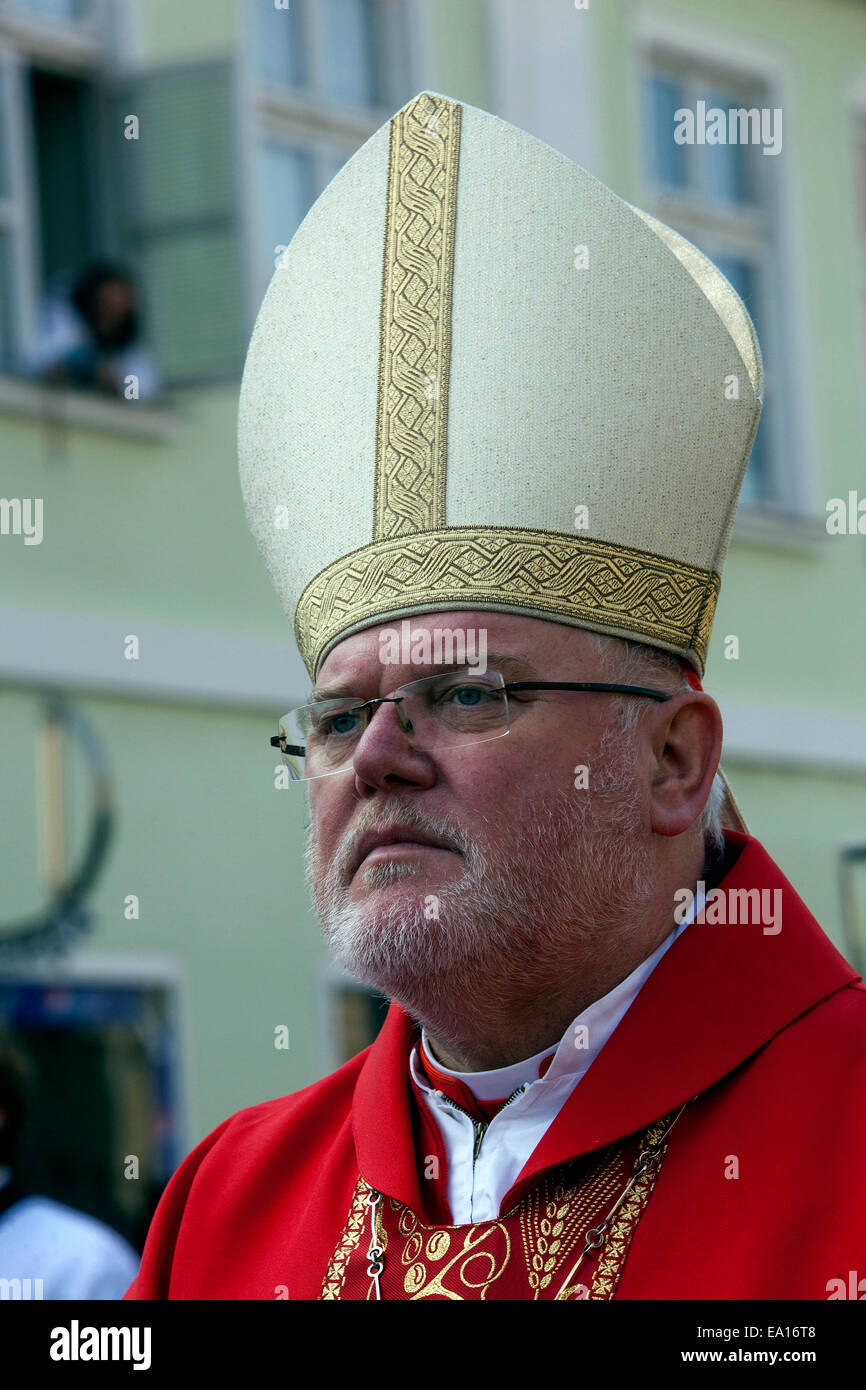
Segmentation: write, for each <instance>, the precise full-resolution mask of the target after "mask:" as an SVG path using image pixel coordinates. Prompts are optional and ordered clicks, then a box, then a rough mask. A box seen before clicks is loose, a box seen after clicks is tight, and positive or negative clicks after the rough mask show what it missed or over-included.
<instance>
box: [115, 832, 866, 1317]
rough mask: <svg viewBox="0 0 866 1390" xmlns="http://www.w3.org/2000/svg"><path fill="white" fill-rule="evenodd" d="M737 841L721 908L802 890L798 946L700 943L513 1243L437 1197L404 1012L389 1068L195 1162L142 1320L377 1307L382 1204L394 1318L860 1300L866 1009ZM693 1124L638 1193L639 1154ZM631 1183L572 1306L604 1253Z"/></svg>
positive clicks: (599, 1080)
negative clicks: (238, 1310)
mask: <svg viewBox="0 0 866 1390" xmlns="http://www.w3.org/2000/svg"><path fill="white" fill-rule="evenodd" d="M726 836H727V839H728V842H729V844H733V845H734V846H735V847H739V849H740V853H739V857H738V859H737V860H736V862H735V863H734V865H733V867H732V868H731V869H730V870H729V872H728V873H727V874H726V876H725V877H724V879H723V880H722V882H721V885H720V886H721V888H722V890H724V891H725V892H726V893H729V892H730V890H734V889H749V888H758V889H768V890H770V892H771V893H772V892H773V891H774V890H775V889H780V890H781V892H782V917H781V924H782V925H781V931H779V932H778V933H777V934H772V933H767V932H765V931H764V928H763V926H762V924H761V923H760V922H757V923H755V924H752V923H751V922H749V923H745V924H744V923H738V924H736V925H732V924H728V925H724V926H723V925H718V924H717V925H711V924H709V923H703V924H702V923H701V922H700V921H695V922H692V923H691V924H690V925H689V926H688V927H687V928H686V929H685V931H684V932H683V933H682V934H681V935H680V937H679V938H678V939H677V940H676V941H675V942H674V944H673V946H672V947H671V948H670V949H669V950H668V951H667V952H666V954H665V955H664V956H663V957H662V959H661V961H660V962H659V964H658V966H657V967H656V968H655V970H654V971H653V973H652V974H651V975H650V977H649V979H648V980H647V981H646V983H645V984H644V986H643V988H642V989H641V990H640V992H639V994H638V995H637V998H636V999H635V1001H634V1003H633V1004H632V1006H631V1007H630V1008H629V1010H628V1011H627V1013H626V1014H625V1016H624V1018H623V1019H622V1021H621V1022H620V1024H619V1026H618V1027H617V1028H616V1029H615V1030H614V1032H613V1034H612V1036H611V1037H610V1039H609V1040H608V1042H607V1044H606V1045H605V1046H604V1047H603V1048H602V1050H601V1052H600V1053H599V1055H598V1057H597V1058H596V1059H595V1061H594V1062H593V1064H592V1066H591V1067H590V1068H589V1070H588V1072H587V1073H586V1075H585V1076H584V1077H583V1079H582V1080H581V1081H580V1082H579V1083H578V1085H577V1086H576V1087H575V1089H574V1091H573V1092H572V1094H571V1095H570V1096H569V1098H568V1099H567V1100H566V1102H565V1104H564V1105H563V1107H562V1109H561V1110H560V1112H559V1114H558V1115H557V1116H556V1118H555V1120H554V1121H553V1122H552V1124H551V1125H550V1127H549V1129H548V1130H547V1132H546V1133H545V1135H544V1136H543V1138H542V1140H541V1142H540V1143H539V1144H538V1146H537V1148H536V1149H535V1151H534V1152H533V1154H532V1155H531V1157H530V1158H529V1160H528V1161H527V1163H526V1164H525V1166H524V1168H523V1170H522V1172H521V1173H520V1175H519V1177H518V1179H517V1181H516V1182H515V1184H514V1185H513V1187H512V1188H511V1190H510V1192H509V1193H508V1194H506V1197H505V1198H504V1200H503V1202H502V1205H501V1208H500V1216H499V1219H498V1220H497V1221H495V1222H480V1223H477V1224H475V1225H464V1226H452V1225H450V1224H449V1214H448V1211H447V1204H446V1203H445V1198H444V1196H443V1194H444V1191H445V1185H444V1174H443V1173H442V1172H441V1165H440V1172H439V1176H438V1180H435V1179H432V1178H431V1179H430V1180H429V1181H428V1173H427V1169H430V1168H433V1169H435V1167H436V1165H435V1164H434V1165H431V1164H429V1162H427V1161H426V1159H425V1156H428V1157H429V1156H430V1155H437V1156H439V1157H440V1159H441V1158H443V1157H444V1155H443V1152H442V1148H441V1143H440V1142H439V1141H438V1140H437V1134H436V1126H435V1124H434V1123H433V1121H432V1120H431V1118H430V1116H429V1115H427V1114H426V1111H425V1107H424V1106H423V1105H419V1103H418V1099H417V1097H416V1096H415V1094H414V1092H413V1088H412V1085H411V1084H410V1079H409V1074H408V1053H409V1048H410V1044H411V1040H412V1037H413V1024H412V1020H411V1019H410V1018H409V1016H408V1015H407V1014H406V1013H405V1012H404V1011H403V1009H401V1008H400V1006H399V1005H397V1004H396V1003H392V1005H391V1008H390V1010H389V1012H388V1016H387V1019H386V1021H385V1023H384V1025H383V1027H382V1030H381V1032H380V1034H379V1036H378V1038H377V1039H376V1041H375V1042H374V1043H373V1045H372V1046H371V1047H369V1048H367V1049H365V1051H363V1052H361V1053H359V1055H358V1056H357V1057H353V1058H352V1059H351V1060H350V1061H349V1062H347V1063H346V1064H345V1065H344V1066H342V1067H341V1068H340V1069H339V1070H338V1071H336V1072H334V1073H333V1074H332V1075H330V1076H327V1077H325V1078H324V1079H323V1080H321V1081H317V1082H315V1083H314V1084H313V1085H311V1086H307V1087H305V1089H304V1090H302V1091H298V1092H296V1093H295V1094H294V1095H290V1096H285V1097H282V1098H281V1099H278V1100H272V1101H266V1102H265V1103H263V1104H260V1105H254V1106H251V1107H250V1108H248V1109H245V1110H242V1111H240V1112H238V1113H237V1114H236V1115H233V1116H231V1117H230V1118H229V1119H227V1120H224V1121H223V1123H222V1124H221V1125H219V1126H218V1127H217V1128H216V1129H215V1130H213V1131H212V1133H211V1134H209V1135H208V1136H207V1138H205V1139H203V1140H202V1142H201V1143H200V1144H199V1145H198V1146H197V1147H196V1148H195V1149H193V1151H192V1152H191V1153H190V1154H189V1155H188V1157H187V1158H186V1159H185V1160H184V1162H183V1163H182V1164H181V1165H180V1167H179V1168H178V1170H177V1172H176V1173H175V1174H174V1176H173V1177H172V1179H171V1181H170V1182H169V1184H168V1186H167V1188H166V1190H165V1192H164V1194H163V1196H162V1199H161V1201H160V1203H159V1206H158V1208H157V1211H156V1213H155V1215H154V1218H153V1222H152V1224H151V1228H150V1232H149V1235H148V1238H147V1243H146V1246H145V1250H144V1254H143V1257H142V1262H141V1270H140V1273H139V1275H138V1277H137V1279H136V1280H135V1281H134V1282H133V1284H132V1285H131V1287H130V1289H129V1290H128V1292H127V1294H126V1298H129V1299H155V1298H173V1299H177V1298H179V1299H197V1298H201V1299H275V1298H281V1297H288V1298H291V1299H317V1298H320V1297H325V1298H356V1299H357V1298H368V1297H375V1292H374V1285H373V1281H372V1279H371V1277H370V1274H369V1273H368V1264H369V1261H368V1258H367V1251H368V1247H369V1245H370V1243H371V1231H372V1227H371V1221H372V1220H373V1219H374V1214H373V1212H371V1208H370V1207H369V1206H368V1205H367V1204H366V1200H365V1198H366V1196H367V1192H368V1190H369V1188H372V1189H373V1191H374V1193H376V1192H377V1193H379V1194H381V1200H380V1202H379V1204H378V1207H377V1208H376V1209H375V1219H376V1220H377V1221H378V1222H379V1225H378V1226H377V1233H378V1234H377V1243H378V1244H379V1245H380V1247H381V1246H383V1245H384V1257H383V1269H382V1273H381V1275H380V1287H381V1295H382V1297H383V1298H385V1299H389V1298H390V1299H399V1298H403V1299H407V1298H451V1299H458V1298H485V1299H490V1300H496V1299H500V1298H509V1299H515V1298H526V1299H532V1298H547V1299H549V1298H553V1297H555V1296H556V1294H557V1293H558V1292H561V1291H563V1289H564V1290H565V1292H566V1296H569V1297H576V1298H581V1297H587V1296H588V1297H589V1298H591V1299H596V1298H611V1297H615V1298H623V1299H690V1298H697V1299H727V1298H732V1299H739V1298H745V1299H770V1298H780V1299H827V1298H829V1297H831V1296H834V1291H835V1290H838V1289H839V1288H840V1287H841V1286H842V1284H844V1286H845V1287H846V1288H849V1289H851V1290H856V1289H857V1288H858V1287H860V1286H859V1282H858V1281H860V1280H864V1281H866V1163H864V1160H866V986H864V984H863V983H862V982H861V981H860V976H859V975H858V974H857V972H856V971H855V970H854V969H853V968H852V967H851V966H850V965H849V964H848V963H847V962H846V961H845V960H844V958H843V957H842V956H841V955H840V954H839V952H838V951H837V950H836V949H835V947H834V946H833V945H832V943H831V942H830V940H829V938H828V937H827V936H826V935H825V933H824V932H823V931H822V930H821V928H820V927H819V925H818V923H817V922H816V921H815V919H814V918H813V917H812V915H811V914H810V913H809V911H808V909H807V908H806V907H805V905H804V903H803V902H802V901H801V899H800V898H799V897H798V896H797V894H796V892H795V891H794V889H793V888H792V887H791V885H790V884H789V883H788V882H787V880H786V879H785V878H784V876H783V875H782V873H781V872H780V870H779V869H778V867H777V866H776V865H775V864H774V863H773V861H772V860H771V859H770V857H769V855H768V854H767V853H766V851H765V850H764V849H763V848H762V846H761V845H760V844H759V843H758V841H757V840H755V839H754V838H753V837H751V836H747V835H743V834H739V833H737V832H734V831H728V832H726ZM741 910H742V909H741ZM684 1102H689V1103H687V1104H686V1105H685V1109H684V1110H682V1113H681V1114H680V1115H679V1118H678V1119H677V1122H676V1124H675V1126H674V1128H673V1130H672V1131H671V1133H670V1135H669V1136H668V1138H667V1141H666V1143H665V1144H664V1145H663V1147H662V1152H661V1156H660V1157H659V1158H658V1159H657V1160H656V1162H655V1163H654V1164H652V1165H651V1166H650V1168H649V1169H648V1170H647V1171H646V1172H645V1173H643V1174H641V1175H639V1176H637V1177H635V1167H634V1164H635V1158H636V1155H637V1153H638V1152H639V1151H641V1150H645V1149H646V1147H647V1145H648V1144H650V1143H652V1142H653V1141H654V1140H657V1139H658V1138H659V1135H660V1133H661V1128H662V1122H663V1121H664V1119H665V1118H667V1119H668V1120H670V1119H671V1118H673V1116H674V1115H676V1114H677V1112H678V1111H679V1109H680V1107H681V1106H682V1105H683V1103H684ZM632 1177H635V1183H634V1185H633V1187H632V1189H631V1191H630V1194H629V1196H628V1198H627V1200H626V1201H625V1202H623V1203H622V1205H621V1206H620V1208H619V1211H618V1213H617V1214H616V1216H615V1217H614V1218H613V1219H612V1221H611V1223H610V1224H609V1227H608V1229H607V1233H606V1239H605V1240H604V1242H603V1244H602V1245H601V1246H600V1247H599V1248H597V1249H595V1250H593V1253H592V1254H591V1255H590V1256H589V1257H588V1258H587V1259H586V1260H585V1261H584V1264H583V1266H582V1267H581V1270H580V1273H579V1274H578V1275H577V1277H576V1278H575V1279H573V1280H572V1281H571V1283H569V1278H568V1276H569V1272H570V1270H571V1269H572V1267H573V1265H574V1264H575V1262H576V1260H577V1259H578V1257H579V1255H580V1253H581V1251H582V1250H583V1249H584V1246H585V1241H586V1233H587V1231H588V1230H591V1229H592V1228H594V1227H597V1226H598V1225H599V1223H600V1222H601V1221H602V1220H603V1219H604V1218H605V1217H606V1216H607V1214H608V1212H609V1210H610V1208H611V1207H612V1205H613V1204H614V1202H615V1201H616V1199H617V1198H618V1196H619V1195H620V1194H621V1193H622V1191H623V1188H624V1186H625V1185H626V1184H627V1183H628V1181H629V1180H630V1178H632ZM852 1271H854V1272H855V1275H856V1277H855V1278H852V1277H851V1276H852ZM834 1281H842V1284H840V1283H839V1282H834ZM835 1296H840V1295H839V1294H838V1293H837V1294H836V1295H835ZM841 1296H849V1297H850V1296H852V1294H851V1293H849V1294H847V1295H841ZM860 1296H862V1297H866V1282H864V1283H863V1285H862V1287H860Z"/></svg>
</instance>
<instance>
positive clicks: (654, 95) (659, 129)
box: [644, 75, 688, 188]
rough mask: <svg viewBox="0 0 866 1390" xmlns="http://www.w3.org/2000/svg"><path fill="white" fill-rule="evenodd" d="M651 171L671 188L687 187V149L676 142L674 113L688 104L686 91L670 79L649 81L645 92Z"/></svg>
mask: <svg viewBox="0 0 866 1390" xmlns="http://www.w3.org/2000/svg"><path fill="white" fill-rule="evenodd" d="M644 97H645V111H646V121H647V124H648V127H649V130H648V137H649V138H648V140H647V148H648V150H649V157H650V172H651V174H652V177H653V178H654V179H655V180H656V181H657V182H658V183H662V184H665V185H666V186H667V187H669V188H685V186H686V182H687V178H688V174H687V169H686V146H685V145H677V144H676V143H675V141H674V128H675V120H674V113H675V112H676V111H677V110H678V109H679V108H680V107H681V106H684V105H685V101H684V95H683V89H682V87H681V86H680V84H679V83H678V82H674V81H672V80H671V79H670V78H667V77H659V76H657V75H656V76H653V77H650V78H648V79H647V82H646V84H645V90H644Z"/></svg>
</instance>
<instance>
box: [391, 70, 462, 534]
mask: <svg viewBox="0 0 866 1390" xmlns="http://www.w3.org/2000/svg"><path fill="white" fill-rule="evenodd" d="M460 112H461V108H460V106H459V105H458V103H457V102H454V101H447V100H445V99H444V98H443V97H437V96H433V95H431V93H429V92H422V94H421V95H420V96H418V97H416V98H415V100H414V101H413V102H411V103H410V104H409V105H408V106H407V107H406V108H405V109H404V110H402V111H398V113H397V115H396V116H395V117H394V118H393V120H392V121H391V140H390V145H389V152H388V192H387V204H386V212H385V249H384V258H383V265H382V308H381V326H380V343H379V397H378V407H377V421H376V483H375V500H374V517H373V540H388V539H390V538H392V537H394V536H405V535H409V534H411V533H412V532H415V531H429V530H431V529H434V528H436V527H440V526H444V525H445V467H446V448H447V423H448V375H449V373H448V366H449V359H450V350H451V285H452V275H453V264H454V231H455V226H456V220H457V164H458V159H459V153H460Z"/></svg>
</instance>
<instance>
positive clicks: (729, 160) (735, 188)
mask: <svg viewBox="0 0 866 1390" xmlns="http://www.w3.org/2000/svg"><path fill="white" fill-rule="evenodd" d="M702 99H703V100H704V101H705V102H706V110H707V117H708V120H707V126H708V131H707V133H708V134H709V129H710V128H714V126H715V122H714V121H713V120H712V119H711V113H712V112H713V111H723V112H724V122H723V123H722V122H719V126H720V127H721V129H722V131H723V134H724V139H725V144H719V145H711V144H709V142H708V143H707V144H705V145H699V146H697V153H696V158H695V187H696V191H697V192H699V193H700V194H701V195H702V196H703V197H704V198H711V199H713V200H714V201H716V202H722V203H745V202H748V201H749V181H748V177H747V172H748V162H749V158H750V155H751V153H752V146H751V145H744V144H733V145H731V144H728V143H727V140H728V136H729V135H730V134H731V128H730V126H731V122H730V119H729V116H728V112H729V111H730V110H738V109H746V110H748V109H749V108H748V107H746V106H745V104H744V103H743V102H742V101H740V100H738V98H736V97H734V96H732V95H731V93H730V92H723V91H713V90H709V91H706V92H703V93H702ZM752 129H753V122H752V121H750V120H746V119H745V118H743V119H742V120H741V121H739V122H738V123H737V125H736V126H735V134H737V135H738V137H739V138H741V139H742V138H751V134H752ZM757 133H758V135H760V126H759V127H758V131H757ZM755 148H757V147H755Z"/></svg>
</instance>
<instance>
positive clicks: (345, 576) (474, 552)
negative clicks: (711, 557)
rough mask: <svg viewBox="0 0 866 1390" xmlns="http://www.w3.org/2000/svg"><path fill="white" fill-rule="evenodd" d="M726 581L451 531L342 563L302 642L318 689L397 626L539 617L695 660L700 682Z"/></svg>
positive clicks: (617, 554)
mask: <svg viewBox="0 0 866 1390" xmlns="http://www.w3.org/2000/svg"><path fill="white" fill-rule="evenodd" d="M720 584H721V578H720V576H719V575H718V574H717V573H716V572H715V571H714V570H706V569H701V568H699V567H698V566H696V565H686V564H683V563H682V562H681V561H678V560H671V559H668V558H667V557H665V556H664V555H655V554H653V553H651V552H650V551H645V550H637V549H634V548H632V547H631V546H625V545H615V544H613V543H612V542H610V541H600V540H593V539H591V538H589V537H585V536H568V535H560V534H559V533H557V532H556V531H545V530H536V529H531V528H529V527H517V526H511V527H509V526H447V527H442V528H441V529H438V530H430V531H424V532H420V533H418V534H415V535H404V536H398V537H395V538H393V539H388V540H376V541H373V542H372V543H371V544H370V545H365V546H361V548H360V549H359V550H353V551H350V552H349V554H348V555H342V556H340V558H339V559H337V560H335V561H334V562H333V563H332V564H330V565H327V566H326V567H325V569H323V570H321V571H320V572H319V573H318V574H317V575H316V576H315V578H313V579H312V580H311V581H310V583H309V584H308V585H307V587H306V588H305V589H304V592H303V593H302V594H301V597H300V599H299V601H298V606H297V610H296V613H295V637H296V639H297V643H298V647H299V648H300V651H301V655H302V656H303V658H304V662H305V664H306V667H307V670H308V671H309V672H310V675H311V676H312V677H313V678H314V679H315V676H316V672H317V670H318V666H319V663H320V660H321V658H322V656H323V655H324V653H325V650H326V648H329V647H330V646H331V645H332V644H333V643H334V642H335V641H336V640H338V639H341V638H343V637H346V636H348V635H349V633H350V632H353V631H357V630H359V629H360V628H363V627H370V626H372V625H373V624H374V623H376V622H385V621H386V620H387V619H388V618H389V617H393V616H399V617H407V616H408V615H409V614H410V613H411V612H416V613H419V612H429V611H430V610H431V609H439V610H440V611H445V610H447V609H448V608H479V609H484V608H494V609H499V610H502V611H505V612H512V613H520V612H521V611H522V610H526V611H527V612H528V611H529V610H533V611H534V612H536V613H541V614H544V615H549V616H550V618H551V619H552V620H553V621H554V622H556V621H557V620H559V621H563V622H573V623H574V624H575V625H577V626H578V627H579V626H581V625H587V626H591V627H596V628H601V629H603V630H606V631H613V630H619V631H620V632H624V633H626V634H628V635H631V634H634V640H635V641H640V640H641V638H646V639H647V640H649V641H651V642H654V643H657V644H660V645H664V646H667V647H668V648H670V649H672V650H674V651H677V652H680V653H681V654H682V655H683V656H685V655H686V654H688V653H691V654H693V656H694V657H695V658H696V659H697V660H698V662H699V664H700V670H701V673H702V672H703V669H704V663H705V661H706V656H707V647H708V645H709V639H710V630H711V628H712V623H713V615H714V613H715V608H716V600H717V598H718V593H719V587H720Z"/></svg>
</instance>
